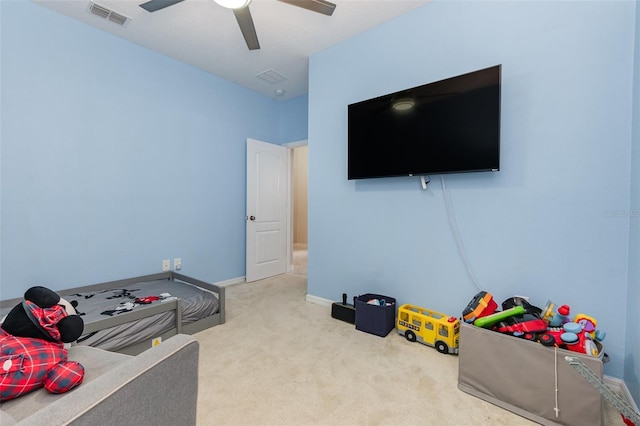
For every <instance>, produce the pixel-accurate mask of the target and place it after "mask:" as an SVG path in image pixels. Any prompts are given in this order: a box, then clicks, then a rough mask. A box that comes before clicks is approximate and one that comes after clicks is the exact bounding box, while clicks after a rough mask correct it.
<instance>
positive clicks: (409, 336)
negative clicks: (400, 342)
mask: <svg viewBox="0 0 640 426" xmlns="http://www.w3.org/2000/svg"><path fill="white" fill-rule="evenodd" d="M404 337H406V338H407V340H408V341H410V342H415V341H416V333H414V332H413V331H411V330H407V331H405V332H404Z"/></svg>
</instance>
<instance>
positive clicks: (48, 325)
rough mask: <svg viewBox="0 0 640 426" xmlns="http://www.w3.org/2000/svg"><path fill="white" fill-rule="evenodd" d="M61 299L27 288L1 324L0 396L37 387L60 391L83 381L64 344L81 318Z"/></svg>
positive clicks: (79, 326) (75, 334)
mask: <svg viewBox="0 0 640 426" xmlns="http://www.w3.org/2000/svg"><path fill="white" fill-rule="evenodd" d="M62 302H64V300H62V299H60V296H58V294H57V293H55V292H54V291H52V290H49V289H47V288H45V287H32V288H30V289H29V290H27V292H26V293H25V300H23V301H22V303H20V304H18V305H16V306H15V307H14V308H13V309H12V310H11V312H9V314H8V315H7V317H6V318H5V320H4V322H3V323H2V324H1V325H0V401H8V400H10V399H13V398H17V397H19V396H21V395H24V394H26V393H28V392H31V391H33V390H36V389H39V388H41V387H44V388H45V389H46V390H48V391H49V392H52V393H63V392H67V391H68V390H71V389H73V388H74V387H76V386H78V385H79V384H80V383H82V380H83V378H84V368H83V367H82V365H80V364H79V363H77V362H75V361H68V360H67V350H66V349H65V347H64V343H69V342H72V341H74V340H77V339H78V337H80V335H81V334H82V331H83V329H84V322H83V321H82V318H81V317H80V316H78V315H75V312H72V313H71V314H70V313H69V312H67V309H66V308H65V306H63V305H61V304H60V303H62ZM66 306H68V307H69V309H73V308H72V307H71V306H70V305H68V304H67V305H66Z"/></svg>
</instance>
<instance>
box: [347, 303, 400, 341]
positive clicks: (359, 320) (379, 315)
mask: <svg viewBox="0 0 640 426" xmlns="http://www.w3.org/2000/svg"><path fill="white" fill-rule="evenodd" d="M371 299H378V300H382V299H384V300H385V301H386V303H387V304H388V305H386V306H378V305H370V304H368V303H367V302H368V301H369V300H371ZM395 326H396V299H394V298H393V297H389V296H382V295H380V294H371V293H367V294H363V295H361V296H358V298H357V299H356V330H360V331H364V332H366V333H371V334H375V335H376V336H380V337H385V336H386V335H387V334H389V332H390V331H391V330H393V329H394V328H395Z"/></svg>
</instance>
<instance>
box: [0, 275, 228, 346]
mask: <svg viewBox="0 0 640 426" xmlns="http://www.w3.org/2000/svg"><path fill="white" fill-rule="evenodd" d="M224 290H225V289H224V287H220V286H217V285H214V284H209V283H206V282H204V281H201V280H198V279H195V278H191V277H188V276H186V275H182V274H178V273H176V272H173V271H167V272H162V273H159V274H151V275H144V276H140V277H134V278H128V279H123V280H117V281H110V282H105V283H101V284H94V285H89V286H83V287H77V288H72V289H67V290H62V291H57V293H58V294H60V296H61V297H63V298H65V299H67V300H68V301H74V300H75V301H77V302H78V306H77V308H76V310H77V311H78V314H80V315H82V318H83V320H84V334H83V335H82V336H80V338H79V339H78V341H77V342H76V343H75V344H78V345H88V346H93V347H97V348H101V349H105V350H109V351H114V352H120V353H125V354H130V355H137V354H139V353H140V352H142V351H144V350H146V349H148V348H150V347H151V345H152V342H153V341H154V340H155V339H158V338H160V339H168V338H169V337H171V336H173V335H175V334H193V333H197V332H198V331H202V330H204V329H207V328H209V327H213V326H216V325H219V324H222V323H224V321H225V291H224ZM20 301H21V299H13V300H7V301H3V302H0V303H1V304H0V318H2V317H3V316H4V315H5V314H6V313H8V312H9V310H11V308H12V307H13V306H15V305H16V304H17V303H19V302H20Z"/></svg>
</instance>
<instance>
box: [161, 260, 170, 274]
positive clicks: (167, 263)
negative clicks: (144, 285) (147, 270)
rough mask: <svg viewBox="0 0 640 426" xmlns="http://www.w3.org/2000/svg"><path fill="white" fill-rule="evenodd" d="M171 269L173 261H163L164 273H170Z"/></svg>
mask: <svg viewBox="0 0 640 426" xmlns="http://www.w3.org/2000/svg"><path fill="white" fill-rule="evenodd" d="M169 269H171V261H170V260H169V259H164V260H163V261H162V271H163V272H164V271H168V270H169Z"/></svg>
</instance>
